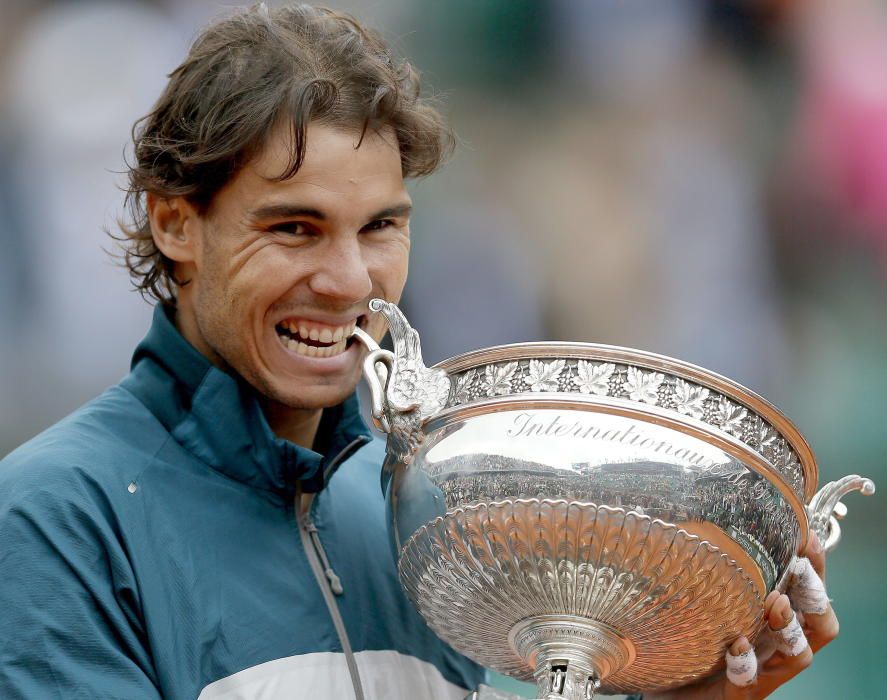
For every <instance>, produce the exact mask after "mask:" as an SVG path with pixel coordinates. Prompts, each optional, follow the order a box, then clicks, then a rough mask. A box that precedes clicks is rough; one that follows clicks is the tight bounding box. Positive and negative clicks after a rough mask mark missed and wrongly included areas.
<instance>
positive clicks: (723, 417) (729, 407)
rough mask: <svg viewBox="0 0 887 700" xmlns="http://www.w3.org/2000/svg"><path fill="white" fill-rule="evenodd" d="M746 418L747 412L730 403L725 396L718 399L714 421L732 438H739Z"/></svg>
mask: <svg viewBox="0 0 887 700" xmlns="http://www.w3.org/2000/svg"><path fill="white" fill-rule="evenodd" d="M747 416H748V411H746V410H745V409H744V408H743V407H742V406H738V405H737V404H735V403H733V402H732V401H730V399H728V398H727V397H726V396H722V397H721V398H720V399H718V406H717V410H716V412H715V421H716V422H717V424H718V425H719V426H720V427H721V430H724V431H726V432H728V433H730V434H731V435H733V436H734V437H740V436H741V435H742V431H743V425H744V423H745V419H746V417H747Z"/></svg>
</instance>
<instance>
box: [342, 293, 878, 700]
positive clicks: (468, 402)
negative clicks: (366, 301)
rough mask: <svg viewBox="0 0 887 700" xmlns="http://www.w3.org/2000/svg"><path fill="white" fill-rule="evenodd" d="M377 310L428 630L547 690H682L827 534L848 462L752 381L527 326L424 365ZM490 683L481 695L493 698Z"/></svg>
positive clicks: (752, 632)
mask: <svg viewBox="0 0 887 700" xmlns="http://www.w3.org/2000/svg"><path fill="white" fill-rule="evenodd" d="M370 308H371V310H372V311H375V312H381V313H383V314H384V315H385V316H386V317H387V319H388V323H389V326H390V331H391V336H392V339H393V341H394V348H395V349H394V352H393V353H391V352H389V351H387V350H383V349H381V348H379V346H378V345H377V344H376V343H375V342H374V341H373V340H372V338H370V337H369V336H368V335H366V334H365V333H363V332H362V331H361V330H360V329H358V330H357V331H356V332H355V335H356V336H357V337H358V339H360V340H361V341H362V342H363V343H364V344H365V345H366V346H367V347H368V349H369V353H368V355H367V358H366V360H365V365H364V374H365V377H366V379H367V381H368V384H369V387H370V392H371V396H372V404H373V406H372V409H373V417H374V420H375V421H376V423H377V425H378V426H379V427H380V428H381V429H382V430H383V431H385V432H386V433H387V434H388V447H387V454H386V460H385V464H384V473H383V478H384V479H385V480H386V499H387V506H388V513H389V517H390V523H389V525H390V531H391V538H392V545H393V547H394V551H395V558H396V561H397V564H398V571H399V575H400V581H401V583H402V585H403V587H404V589H405V590H406V592H407V594H408V595H409V597H410V599H411V600H412V602H413V603H414V604H415V606H416V607H417V608H418V610H419V611H420V613H421V614H422V615H423V617H424V618H425V620H426V621H427V622H428V624H429V625H430V627H431V628H432V629H433V630H434V631H435V632H436V633H437V634H438V635H439V636H440V637H441V638H443V639H444V640H446V641H447V642H448V643H449V644H450V645H451V646H453V648H455V649H456V650H458V651H460V652H462V653H463V654H465V655H466V656H468V657H470V658H472V659H474V660H475V661H477V662H478V663H480V664H482V665H484V666H486V667H488V668H491V669H494V670H496V671H499V672H500V673H503V674H505V675H507V676H511V677H513V678H516V679H519V680H527V681H535V682H536V683H537V685H538V688H539V696H538V697H539V698H543V699H545V700H558V699H569V700H589V699H590V698H592V697H593V696H594V694H595V693H596V692H597V691H598V690H600V692H602V693H631V692H638V691H653V690H663V689H667V688H674V687H678V686H682V685H685V684H687V683H690V682H692V681H695V680H698V679H700V678H703V677H705V676H708V675H710V674H712V673H714V672H715V671H716V670H717V669H718V668H719V666H720V665H721V664H722V663H723V657H724V651H725V649H726V647H727V645H728V644H730V642H731V641H732V640H734V639H735V638H737V637H739V636H740V635H744V636H746V637H748V638H749V639H754V638H755V637H756V635H757V634H758V633H759V632H760V631H761V630H762V627H763V624H764V622H763V615H762V612H763V605H764V599H765V598H766V596H767V594H768V593H769V592H770V591H772V590H774V589H779V590H783V589H784V588H785V585H786V579H787V576H788V570H789V567H790V564H791V563H792V560H793V558H794V557H795V554H796V553H797V552H798V551H800V550H801V549H802V548H803V547H804V546H805V544H806V539H807V533H808V528H812V529H813V530H814V531H815V532H816V533H817V535H818V536H819V538H820V540H821V542H822V543H823V548H824V549H825V550H826V551H828V550H830V549H832V548H833V547H834V546H835V545H836V544H837V543H838V540H839V538H840V533H841V530H840V527H839V525H838V522H837V520H836V518H841V517H843V515H844V514H845V513H846V509H845V508H844V506H843V504H841V503H840V498H841V497H842V496H844V495H845V494H847V493H848V492H850V491H852V490H859V491H862V493H864V494H871V493H874V490H875V486H874V484H873V483H872V481H870V480H869V479H864V478H861V477H858V476H847V477H844V478H843V479H841V480H839V481H836V482H832V483H829V484H827V485H826V486H824V487H823V488H822V489H820V490H819V491H818V492H817V490H816V486H817V478H818V475H817V466H816V461H815V458H814V456H813V453H812V452H811V450H810V447H809V446H808V445H807V442H806V441H805V440H804V438H803V437H802V436H801V434H800V433H799V432H798V430H797V429H796V428H795V427H794V425H792V424H791V423H790V422H789V421H788V420H787V419H786V418H785V416H783V415H782V413H780V412H779V411H778V410H777V409H776V408H775V407H773V406H772V405H771V404H769V403H768V402H767V401H765V400H764V399H762V398H761V397H759V396H758V395H756V394H754V393H753V392H751V391H749V390H748V389H745V388H744V387H742V386H740V385H739V384H737V383H735V382H733V381H731V380H729V379H726V378H724V377H722V376H719V375H717V374H715V373H713V372H709V371H708V370H705V369H702V368H700V367H696V366H694V365H691V364H688V363H685V362H681V361H679V360H674V359H671V358H668V357H663V356H660V355H654V354H651V353H647V352H642V351H639V350H631V349H627V348H619V347H612V346H606V345H592V344H586V343H553V342H551V343H523V344H517V345H506V346H500V347H493V348H487V349H484V350H477V351H474V352H470V353H467V354H464V355H460V356H458V357H454V358H452V359H449V360H445V361H444V362H441V363H439V364H438V365H435V366H434V367H426V366H425V365H424V364H423V362H422V355H421V350H420V345H419V336H418V334H417V333H416V331H415V330H414V329H413V328H411V327H410V325H409V324H408V323H407V321H406V319H405V318H404V316H403V314H402V313H401V312H400V310H399V309H398V308H397V307H396V306H395V305H394V304H390V303H388V302H385V301H382V300H379V299H375V300H373V301H372V303H371V304H370ZM481 697H482V695H481Z"/></svg>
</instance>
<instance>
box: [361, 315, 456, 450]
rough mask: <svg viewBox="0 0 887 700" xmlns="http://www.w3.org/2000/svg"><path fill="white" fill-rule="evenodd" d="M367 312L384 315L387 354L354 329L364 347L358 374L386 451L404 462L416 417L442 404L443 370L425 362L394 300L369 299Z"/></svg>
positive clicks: (416, 431)
mask: <svg viewBox="0 0 887 700" xmlns="http://www.w3.org/2000/svg"><path fill="white" fill-rule="evenodd" d="M370 310H371V311H375V312H377V313H378V312H381V313H382V314H383V315H384V316H385V317H386V319H387V320H388V328H389V331H390V333H391V338H392V340H393V341H394V352H393V353H392V352H389V351H388V350H383V349H382V348H380V347H379V345H378V343H376V341H375V340H373V339H372V338H371V337H370V336H369V335H368V334H367V333H366V332H365V331H363V330H362V329H360V328H355V329H354V333H353V336H354V337H355V338H356V339H357V340H359V341H360V342H362V343H363V344H364V345H365V346H366V347H367V349H368V350H369V354H368V355H367V357H366V359H365V360H364V364H363V375H364V378H365V379H366V381H367V384H369V388H370V396H371V400H372V413H373V421H374V423H375V424H376V427H378V428H379V430H381V431H383V432H385V433H388V453H389V455H390V456H392V457H394V458H395V459H396V460H397V461H400V462H402V463H404V464H409V462H410V461H411V460H412V455H413V453H414V452H415V450H416V447H417V446H418V445H419V442H420V441H421V430H420V426H421V423H422V421H424V420H425V419H426V418H429V417H431V416H433V415H434V414H435V413H437V412H438V411H440V409H442V408H443V407H444V406H445V405H446V402H447V398H448V397H449V395H450V379H449V377H448V376H447V373H446V372H444V371H443V370H440V369H433V368H430V367H426V366H425V364H424V363H423V361H422V348H421V345H420V343H419V334H418V333H417V332H416V330H415V329H414V328H413V327H412V326H410V324H409V323H408V322H407V319H406V317H405V316H404V315H403V312H402V311H401V310H400V309H399V308H398V307H397V306H396V305H395V304H392V303H390V302H387V301H384V300H382V299H373V300H372V301H370Z"/></svg>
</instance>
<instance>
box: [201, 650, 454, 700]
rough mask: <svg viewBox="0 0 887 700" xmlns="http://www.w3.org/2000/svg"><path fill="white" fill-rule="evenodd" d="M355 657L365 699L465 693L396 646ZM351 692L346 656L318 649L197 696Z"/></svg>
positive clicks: (286, 699) (281, 699)
mask: <svg viewBox="0 0 887 700" xmlns="http://www.w3.org/2000/svg"><path fill="white" fill-rule="evenodd" d="M354 656H355V658H356V659H357V667H358V669H359V670H360V678H361V681H362V683H363V689H364V693H365V694H366V700H416V699H417V698H423V700H463V699H464V698H465V695H466V694H467V693H468V690H466V689H463V688H460V687H458V686H456V685H453V684H452V683H450V682H448V681H447V680H446V679H444V677H443V676H442V675H441V673H440V671H438V670H437V668H436V667H435V666H434V665H432V664H430V663H428V662H426V661H421V660H419V659H417V658H415V657H413V656H405V655H404V654H400V653H398V652H396V651H359V652H357V653H356V654H355V655H354ZM353 695H354V689H353V688H352V686H351V679H350V677H349V675H348V666H347V664H346V661H345V655H344V654H342V653H334V652H317V653H314V654H302V655H299V656H288V657H286V658H283V659H275V660H274V661H268V662H266V663H264V664H259V665H258V666H253V667H251V668H247V669H245V670H243V671H240V672H239V673H235V674H234V675H232V676H228V677H227V678H222V679H221V680H218V681H215V682H214V683H210V684H209V685H208V686H206V687H205V688H204V689H203V691H201V693H200V696H199V697H198V699H197V700H343V699H349V698H351V697H352V696H353Z"/></svg>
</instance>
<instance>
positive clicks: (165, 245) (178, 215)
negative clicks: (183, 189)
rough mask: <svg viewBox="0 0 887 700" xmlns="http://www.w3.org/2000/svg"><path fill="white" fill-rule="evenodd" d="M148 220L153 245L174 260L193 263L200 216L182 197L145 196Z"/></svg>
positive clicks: (196, 249) (197, 244) (197, 247)
mask: <svg viewBox="0 0 887 700" xmlns="http://www.w3.org/2000/svg"><path fill="white" fill-rule="evenodd" d="M146 203H147V205H148V220H149V221H150V222H151V235H152V236H153V237H154V243H155V245H156V246H157V247H158V248H159V249H160V252H161V253H163V254H164V255H165V256H166V257H168V258H169V259H170V260H173V261H174V262H176V263H193V262H194V261H195V260H196V258H197V252H198V250H199V246H200V240H199V233H198V232H199V231H200V215H199V213H198V212H197V209H196V208H195V207H194V205H193V204H191V203H190V202H189V201H188V200H187V199H185V198H184V197H171V198H170V199H164V198H162V197H158V196H156V195H153V194H150V193H149V194H148V196H147V202H146Z"/></svg>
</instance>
